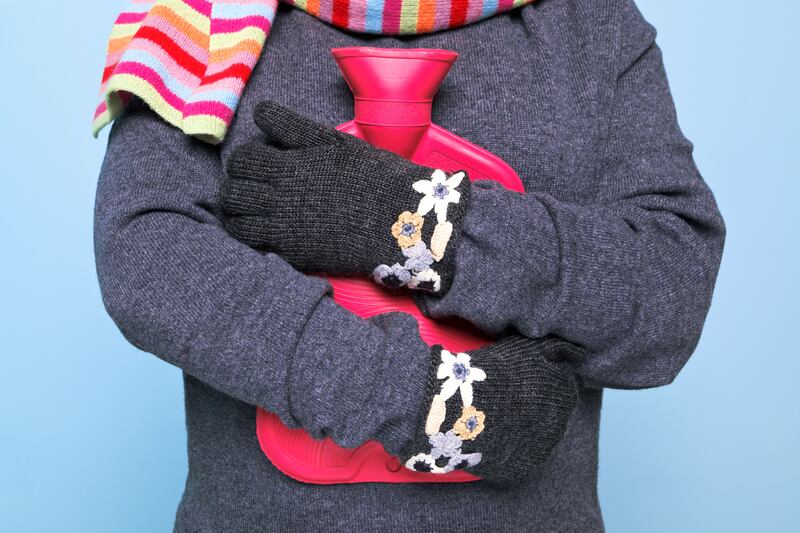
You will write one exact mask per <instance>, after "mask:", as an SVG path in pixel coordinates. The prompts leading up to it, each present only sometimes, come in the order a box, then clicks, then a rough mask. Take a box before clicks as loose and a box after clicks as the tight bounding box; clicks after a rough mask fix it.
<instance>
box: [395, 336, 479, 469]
mask: <svg viewBox="0 0 800 533" xmlns="http://www.w3.org/2000/svg"><path fill="white" fill-rule="evenodd" d="M440 357H441V363H440V364H439V366H438V367H437V369H436V379H439V380H445V381H444V383H442V384H441V387H440V390H439V393H438V394H435V395H434V396H433V399H432V401H431V406H430V410H429V411H428V416H427V418H426V421H425V434H426V435H428V443H429V444H430V446H431V450H430V452H429V453H418V454H416V455H414V456H412V457H411V458H409V459H408V460H407V461H406V462H405V466H406V468H409V469H411V470H415V471H417V472H430V473H433V474H446V473H448V472H452V471H453V470H455V469H462V468H469V467H472V466H475V465H477V464H478V463H480V462H481V459H482V455H481V453H480V452H473V453H463V452H462V446H463V445H464V442H465V441H473V440H475V438H476V437H478V435H480V434H481V432H483V430H484V428H485V423H486V414H485V413H483V412H482V411H480V410H478V409H477V408H475V407H474V406H473V405H472V402H473V400H474V398H473V390H472V383H473V382H475V381H484V380H486V372H484V371H483V370H482V369H480V368H478V367H476V366H472V365H471V363H470V356H469V354H467V353H464V352H461V353H457V354H453V353H452V352H449V351H448V350H445V349H442V350H441V352H440ZM456 391H460V392H461V402H462V407H461V417H459V418H458V420H456V422H455V423H454V424H453V428H452V429H450V430H448V431H447V432H445V433H442V432H441V429H440V428H441V425H442V423H443V422H444V420H445V418H446V413H447V405H446V403H447V400H449V399H450V398H452V397H453V396H454V395H455V393H456Z"/></svg>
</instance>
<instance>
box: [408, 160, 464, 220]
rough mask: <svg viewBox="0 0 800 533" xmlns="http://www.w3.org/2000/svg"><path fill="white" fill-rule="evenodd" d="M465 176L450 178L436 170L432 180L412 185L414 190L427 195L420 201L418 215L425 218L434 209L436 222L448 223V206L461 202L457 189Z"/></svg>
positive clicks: (459, 175) (460, 173) (459, 174)
mask: <svg viewBox="0 0 800 533" xmlns="http://www.w3.org/2000/svg"><path fill="white" fill-rule="evenodd" d="M464 176H465V174H464V173H463V172H456V173H455V174H453V175H452V176H450V177H449V178H448V177H447V174H445V173H444V172H443V171H441V170H439V169H436V170H434V171H433V174H431V179H429V180H419V181H417V182H414V184H413V185H412V187H414V190H415V191H417V192H418V193H422V194H424V195H425V196H423V197H422V200H420V201H419V207H417V214H418V215H420V216H424V215H426V214H428V213H429V212H430V210H431V209H433V210H434V212H435V213H436V220H437V221H438V222H440V223H441V222H446V221H447V205H448V204H457V203H458V202H459V200H461V193H460V192H458V191H457V190H456V187H458V186H459V185H460V184H461V180H463V179H464Z"/></svg>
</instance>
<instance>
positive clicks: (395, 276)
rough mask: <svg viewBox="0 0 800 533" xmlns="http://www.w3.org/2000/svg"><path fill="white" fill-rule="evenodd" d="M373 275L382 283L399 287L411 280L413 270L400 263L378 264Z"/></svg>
mask: <svg viewBox="0 0 800 533" xmlns="http://www.w3.org/2000/svg"><path fill="white" fill-rule="evenodd" d="M372 277H373V278H374V279H375V281H377V282H378V283H380V284H381V285H385V286H386V287H391V288H397V287H401V286H403V285H405V284H406V283H408V282H409V281H411V272H409V271H408V270H406V268H405V267H403V265H401V264H399V263H395V264H393V265H392V266H389V265H378V266H377V267H375V270H373V271H372Z"/></svg>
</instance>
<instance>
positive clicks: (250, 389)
mask: <svg viewBox="0 0 800 533" xmlns="http://www.w3.org/2000/svg"><path fill="white" fill-rule="evenodd" d="M221 176H222V164H221V161H220V156H219V152H218V150H217V149H216V148H215V147H212V146H209V145H207V144H204V143H202V142H200V141H197V140H195V139H193V138H191V137H188V136H186V135H184V134H183V133H181V132H180V131H179V130H177V129H175V128H173V127H171V126H169V125H167V124H165V123H164V122H163V121H162V120H161V119H159V118H158V117H157V116H155V115H154V114H153V113H152V112H150V111H149V110H146V109H133V110H131V111H130V112H129V113H128V114H126V115H124V116H123V117H120V118H119V119H118V120H117V122H116V124H115V126H114V129H113V131H112V133H111V136H110V140H109V145H108V149H107V153H106V157H105V161H104V163H103V167H102V170H101V174H100V181H99V185H98V192H97V200H96V210H95V251H96V262H97V271H98V276H99V281H100V287H101V291H102V296H103V300H104V302H105V305H106V307H107V309H108V312H109V314H110V315H111V317H112V318H113V319H114V321H115V322H116V324H117V325H118V326H119V328H120V330H121V331H122V333H123V334H124V335H125V337H126V338H127V339H128V340H129V341H130V342H131V343H133V344H134V345H135V346H137V347H138V348H140V349H142V350H145V351H147V352H151V353H153V354H155V355H157V356H158V357H160V358H162V359H164V360H166V361H168V362H169V363H172V364H174V365H176V366H178V367H179V368H181V369H182V370H184V371H185V372H187V373H188V374H190V375H192V376H194V377H195V378H197V379H200V380H201V381H204V382H205V383H207V384H209V385H211V386H212V387H214V388H216V389H218V390H220V391H222V392H224V393H226V394H228V395H230V396H232V397H234V398H236V399H239V400H241V401H244V402H247V403H250V404H253V405H258V406H261V407H263V408H265V409H267V410H269V411H272V412H275V413H277V414H278V415H279V416H280V417H281V418H282V419H283V420H284V422H286V423H288V424H290V425H294V426H302V427H303V428H305V429H307V430H308V431H310V432H311V433H312V434H313V435H315V436H317V437H321V436H323V435H328V436H331V437H333V438H334V440H336V441H337V442H339V443H340V444H343V445H345V446H356V445H358V444H360V443H362V442H363V441H365V440H367V439H370V438H375V439H378V440H381V441H382V442H383V443H384V444H385V445H386V447H387V449H389V450H390V451H398V450H400V449H401V448H402V447H403V445H404V444H405V442H406V440H408V439H410V438H411V436H412V435H413V430H414V424H415V422H416V417H417V412H418V411H419V409H420V408H421V404H422V401H423V395H424V392H425V383H424V381H425V375H426V371H427V369H428V366H429V365H430V349H429V348H428V347H427V346H426V345H425V344H424V343H423V342H422V341H421V340H420V339H419V337H418V334H417V330H416V323H415V321H414V319H413V318H411V317H409V316H407V315H400V314H392V315H385V316H382V317H378V318H376V319H374V320H372V321H365V320H362V319H360V318H358V317H356V316H355V315H353V314H351V313H349V312H348V311H346V310H345V309H343V308H341V307H339V306H337V305H336V304H335V303H334V302H333V300H332V299H331V298H330V296H329V294H330V293H329V290H330V289H329V286H328V284H327V283H326V282H325V281H323V280H321V279H318V278H314V277H309V276H305V275H302V274H300V273H299V272H297V271H295V270H293V269H292V268H291V267H290V266H289V265H288V264H287V263H286V262H284V261H283V260H282V259H280V258H279V257H277V256H275V255H271V254H268V255H262V254H260V253H257V252H255V251H253V250H251V249H250V248H248V247H246V246H245V245H243V244H241V243H239V242H237V241H236V240H234V239H233V238H231V237H229V236H228V235H227V234H226V233H225V232H224V231H223V230H222V228H221V227H220V224H219V222H218V218H217V215H218V205H217V197H218V190H219V180H220V179H221ZM387 355H388V356H387ZM367 406H368V408H367Z"/></svg>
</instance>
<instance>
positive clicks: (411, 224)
mask: <svg viewBox="0 0 800 533" xmlns="http://www.w3.org/2000/svg"><path fill="white" fill-rule="evenodd" d="M423 222H425V219H424V218H422V217H421V216H420V215H418V214H416V213H412V212H411V211H403V212H402V213H400V216H399V217H397V222H395V223H394V224H393V225H392V235H394V238H395V239H397V244H399V245H400V248H406V247H408V246H414V245H415V244H417V242H419V240H420V238H421V237H422V224H423Z"/></svg>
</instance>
